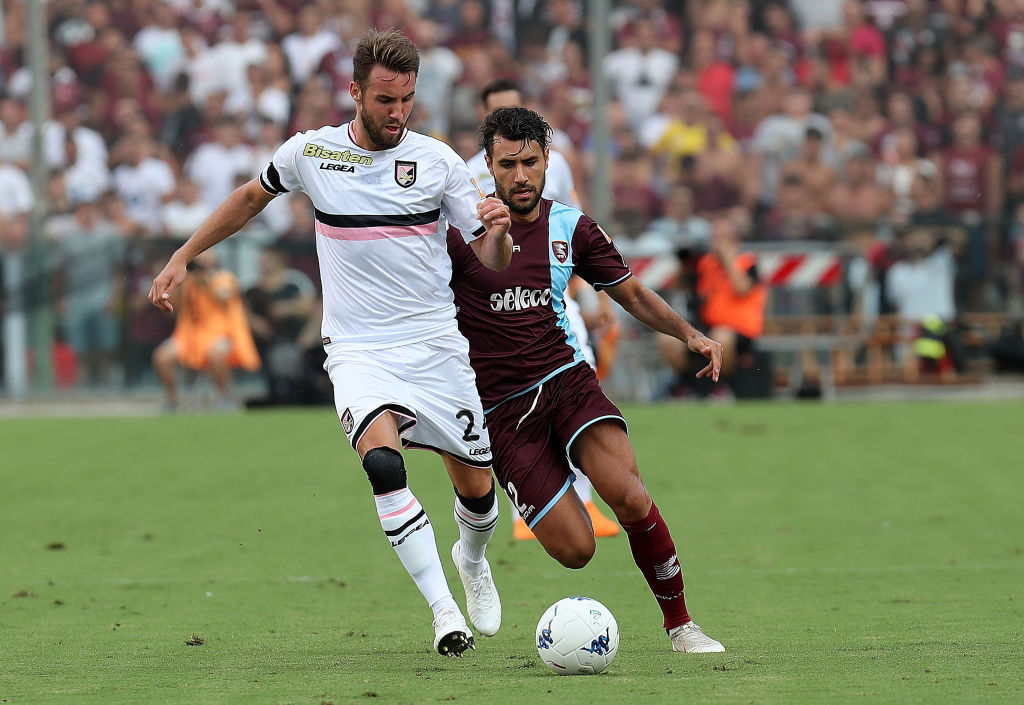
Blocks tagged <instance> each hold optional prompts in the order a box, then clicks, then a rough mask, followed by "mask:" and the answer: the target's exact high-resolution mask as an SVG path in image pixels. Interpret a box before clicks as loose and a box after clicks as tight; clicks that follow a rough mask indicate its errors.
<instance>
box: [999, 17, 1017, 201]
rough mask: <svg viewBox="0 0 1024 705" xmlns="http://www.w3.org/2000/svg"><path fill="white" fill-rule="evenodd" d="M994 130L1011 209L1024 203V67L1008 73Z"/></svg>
mask: <svg viewBox="0 0 1024 705" xmlns="http://www.w3.org/2000/svg"><path fill="white" fill-rule="evenodd" d="M1022 39H1024V36H1022ZM995 131H996V138H997V144H998V145H999V148H1000V151H1001V152H1002V153H1003V155H1004V156H1005V157H1006V160H1007V170H1006V172H1007V196H1008V199H1009V201H1010V204H1009V205H1010V207H1011V208H1012V207H1013V206H1015V205H1016V204H1018V203H1022V202H1024V67H1021V68H1017V67H1015V68H1013V69H1011V70H1010V72H1009V73H1008V74H1007V82H1006V95H1005V96H1004V97H1003V100H1002V102H1001V103H1000V104H999V106H998V107H997V108H996V112H995Z"/></svg>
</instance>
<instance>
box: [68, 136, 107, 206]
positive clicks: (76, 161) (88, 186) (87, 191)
mask: <svg viewBox="0 0 1024 705" xmlns="http://www.w3.org/2000/svg"><path fill="white" fill-rule="evenodd" d="M78 145H79V141H78V140H75V139H74V138H73V137H71V136H70V135H69V136H68V137H67V140H66V142H65V144H64V150H65V152H64V153H65V154H66V155H67V156H66V157H65V161H66V162H67V163H68V165H69V166H68V167H67V168H66V169H65V170H64V172H63V177H64V188H65V193H64V195H65V196H66V198H67V200H68V201H69V202H70V203H72V204H76V203H81V202H82V201H98V200H99V198H100V196H102V195H103V194H104V193H105V192H106V191H107V189H109V188H110V169H109V168H108V167H107V162H106V160H105V159H104V160H102V161H100V160H97V159H88V158H84V157H82V156H81V151H80V149H79V146H78ZM104 149H105V148H104Z"/></svg>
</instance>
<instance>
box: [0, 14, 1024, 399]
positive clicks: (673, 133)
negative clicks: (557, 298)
mask: <svg viewBox="0 0 1024 705" xmlns="http://www.w3.org/2000/svg"><path fill="white" fill-rule="evenodd" d="M45 8H46V12H47V14H48V25H47V26H48V29H49V39H50V44H49V76H50V80H51V101H52V118H51V119H50V120H49V121H48V122H47V124H46V126H45V128H44V134H43V143H44V151H45V154H44V158H45V162H46V167H47V170H48V174H49V176H48V189H47V195H48V199H49V208H50V212H51V215H50V217H49V218H48V221H47V224H46V227H45V232H44V237H45V238H46V240H47V248H46V251H47V256H48V258H49V266H50V267H51V269H52V273H53V276H52V278H53V285H52V289H53V296H54V298H55V300H56V302H57V306H56V311H57V312H58V329H57V330H58V339H59V341H60V342H61V344H63V345H66V347H67V352H68V354H69V356H72V357H73V358H74V359H75V360H76V361H77V362H75V363H74V366H75V369H74V370H72V369H69V370H66V371H65V372H66V376H67V378H68V379H70V380H71V383H74V382H75V381H77V382H79V383H84V382H101V383H102V382H108V381H109V380H110V375H111V374H123V375H126V377H127V379H128V380H129V381H132V380H135V379H141V378H144V377H145V375H146V374H147V370H148V369H149V365H148V361H149V360H150V358H151V356H152V354H153V351H154V350H156V349H157V346H158V345H159V344H160V343H161V341H162V340H164V339H165V338H167V337H168V336H169V335H170V334H171V325H172V322H171V321H169V320H167V319H166V318H164V317H162V316H161V314H159V313H158V312H156V311H155V310H153V309H151V307H149V306H147V305H146V302H145V293H146V291H147V290H148V287H149V282H150V280H151V275H152V270H153V267H154V266H155V265H156V264H157V263H159V262H161V261H163V259H165V257H166V255H167V254H168V252H169V251H170V250H172V249H173V248H174V247H175V246H176V244H177V243H179V242H181V241H182V240H183V239H185V238H187V237H188V236H189V235H190V234H191V233H192V231H193V230H194V228H195V227H196V226H197V225H198V223H200V222H201V221H202V220H203V218H205V217H206V216H207V215H208V214H209V213H210V212H211V210H212V209H213V208H214V207H215V206H216V205H217V204H218V203H219V202H220V201H221V200H223V199H224V198H225V197H226V196H227V195H228V194H229V193H230V191H231V190H232V189H233V188H234V187H235V186H236V185H238V184H239V183H241V182H244V181H247V180H249V179H251V178H252V177H253V176H254V175H256V174H257V173H258V172H259V170H260V169H261V168H262V167H263V165H264V164H265V163H266V162H267V161H268V160H269V159H270V156H271V154H272V153H273V151H274V149H275V148H276V147H277V146H278V145H279V144H280V143H281V142H282V141H283V140H284V139H286V138H287V137H288V136H290V135H291V134H293V133H294V132H297V131H300V130H306V129H310V128H315V127H319V126H322V125H325V124H338V123H341V122H343V121H345V120H348V119H350V118H351V117H352V115H353V112H354V107H353V104H352V101H351V99H350V97H349V95H348V85H349V81H350V79H351V53H352V50H353V49H354V46H355V43H356V42H357V41H358V39H359V37H360V36H361V35H362V34H363V32H364V31H365V30H366V29H367V28H368V27H371V26H372V27H379V28H383V27H398V28H400V29H402V30H403V31H405V32H406V33H407V34H408V35H409V36H410V37H411V38H412V39H413V40H414V41H415V42H416V43H417V44H418V46H419V47H420V49H421V52H422V64H421V68H420V74H419V80H418V85H417V97H416V108H415V110H414V112H413V116H412V119H411V125H410V126H411V127H412V128H413V129H416V130H419V131H422V132H426V133H429V134H432V135H434V136H437V137H439V138H441V139H444V140H446V141H448V142H449V143H450V144H451V145H452V146H453V147H454V148H455V149H456V151H458V152H459V153H460V154H461V155H462V156H463V157H464V158H469V157H470V156H471V155H472V154H474V153H475V152H476V151H477V149H478V147H477V137H476V128H477V126H478V124H479V121H480V119H481V118H482V114H481V108H480V105H479V93H480V89H481V88H482V87H483V86H484V85H485V84H486V83H488V82H490V81H492V80H494V79H496V78H508V79H511V80H514V81H516V82H517V83H518V84H519V85H520V86H521V87H522V90H523V94H524V97H525V98H526V101H527V104H528V106H529V107H532V108H534V109H536V110H538V111H539V112H541V113H542V114H543V115H544V116H545V117H546V118H547V120H548V121H549V122H550V123H551V125H552V127H553V128H554V129H555V137H554V146H555V148H557V149H558V150H559V151H561V152H562V153H563V154H564V155H565V157H566V158H567V160H568V162H569V164H570V166H571V167H572V170H573V173H574V175H575V178H576V182H577V192H578V193H579V196H580V199H581V201H582V203H583V206H584V209H586V208H587V207H588V205H589V204H588V202H587V200H588V199H587V185H588V182H589V179H588V176H589V174H590V170H591V168H592V165H593V162H594V155H595V151H596V150H599V149H600V150H608V152H609V153H610V154H611V157H612V161H611V170H610V171H611V174H610V176H611V181H612V190H613V195H614V199H613V201H614V206H613V209H612V214H611V220H610V222H608V223H605V228H606V230H608V231H609V232H610V233H612V234H613V236H614V237H615V239H616V243H617V244H618V245H619V246H620V248H621V249H622V250H623V252H624V253H626V254H627V255H628V256H631V257H640V256H650V255H654V256H664V255H673V254H675V253H677V252H679V251H681V250H692V249H697V250H705V251H707V250H708V249H710V247H711V243H710V239H711V232H712V230H713V228H712V225H713V224H714V222H715V221H716V220H719V219H722V218H727V219H728V220H729V221H730V226H731V227H732V228H734V229H735V230H736V232H738V233H739V234H740V236H741V237H742V238H743V239H744V240H746V241H750V240H754V241H756V240H765V241H799V240H826V241H834V242H840V243H843V244H844V245H848V246H851V247H854V248H856V249H857V250H858V251H859V252H861V253H863V256H864V257H865V259H866V261H868V262H869V263H870V265H871V267H872V268H873V271H874V276H875V277H876V278H877V280H878V281H879V282H882V286H881V287H880V293H879V295H878V297H879V299H878V301H877V302H876V308H877V309H878V310H880V311H883V312H884V311H887V310H888V311H893V312H897V313H905V314H906V315H908V316H909V315H915V316H916V315H918V312H917V311H911V310H910V308H908V307H909V306H911V303H908V302H911V301H916V302H918V303H919V301H920V298H921V292H920V291H919V289H920V288H921V286H922V282H923V287H924V291H925V293H924V297H925V298H926V299H927V298H928V297H932V296H945V293H944V292H945V291H946V289H948V292H949V295H948V301H946V300H943V301H941V302H940V303H937V304H928V305H926V306H925V308H928V309H935V308H936V307H941V308H942V310H929V311H928V313H933V314H937V315H939V316H940V317H941V318H943V319H951V318H953V317H954V316H955V315H956V313H958V312H962V311H965V310H971V311H985V310H989V311H993V310H995V311H998V310H1005V309H1006V307H1008V306H1018V307H1019V305H1020V294H1021V288H1022V280H1024V0H846V1H843V0H788V1H784V0H688V1H687V0H681V1H679V2H673V1H671V0H619V1H617V2H613V3H612V13H611V30H612V37H613V44H612V47H613V51H612V52H611V53H610V54H609V55H608V56H607V57H606V58H605V59H604V74H605V76H606V77H607V80H608V82H609V86H610V94H611V102H610V104H609V105H608V109H607V118H608V121H609V123H610V128H611V133H610V134H611V137H610V141H609V142H608V143H606V144H596V143H595V140H594V138H593V131H592V124H591V123H592V117H593V110H592V98H593V87H594V86H593V80H592V76H591V72H590V62H589V57H588V50H589V47H588V32H589V31H590V29H591V27H590V23H591V22H592V17H591V15H590V13H589V12H588V4H587V3H586V2H585V0H490V1H489V2H485V1H484V0H301V1H300V0H50V1H49V2H47V3H46V4H45ZM27 26H28V22H27V20H26V6H25V3H24V2H23V1H22V0H2V15H0V194H2V196H0V253H12V252H17V251H20V250H23V249H24V247H25V243H26V240H27V233H28V225H27V224H28V214H29V212H30V210H31V208H32V201H33V198H32V190H31V188H30V185H29V178H28V170H29V168H30V164H29V162H30V159H31V150H30V146H31V139H30V138H31V133H32V127H31V123H30V121H29V111H28V101H29V92H30V88H31V75H30V70H29V68H28V46H27V42H28V37H27V33H26V32H27ZM250 232H251V234H252V237H251V238H249V240H248V242H250V243H255V245H251V246H249V245H245V246H242V245H239V246H237V247H236V248H235V249H234V250H230V251H226V252H228V256H224V255H222V260H223V263H224V264H225V265H226V266H227V267H228V268H230V269H232V270H234V272H235V274H236V275H237V277H238V280H239V282H240V287H241V289H242V290H243V291H246V290H249V289H251V288H254V287H258V286H259V285H260V281H261V280H262V279H264V278H266V276H268V275H267V274H266V272H264V274H262V275H261V274H260V265H259V258H260V254H259V252H258V250H259V249H260V248H264V247H268V248H271V251H270V253H269V254H267V255H265V259H271V260H273V262H271V263H270V264H267V263H266V262H264V264H263V267H264V268H267V267H270V268H273V267H275V266H276V267H277V268H278V269H282V268H283V269H284V270H287V272H286V276H285V275H281V276H284V277H285V279H287V280H288V281H291V282H293V284H294V282H299V283H298V284H294V286H295V288H296V289H297V290H300V291H301V292H302V294H303V296H308V297H312V298H314V299H315V297H316V296H317V292H316V288H317V286H318V282H317V278H318V277H317V270H316V263H315V253H314V251H313V241H312V227H311V214H310V207H309V204H308V201H307V200H306V199H305V197H304V196H301V195H296V196H288V197H283V198H279V199H277V200H276V201H275V202H273V203H272V204H271V206H270V207H268V208H267V209H266V211H264V213H263V214H261V215H260V216H259V218H258V219H257V221H256V222H254V223H253V224H252V225H251V226H250ZM936 257H938V259H936ZM900 266H902V267H903V269H902V270H901V269H899V267H900ZM908 268H909V269H908ZM893 271H895V272H896V275H895V276H890V274H891V273H892V272H893ZM908 271H909V272H910V274H909V275H908V274H907V272H908ZM915 273H916V274H917V275H918V276H917V279H915V278H914V276H913V275H915ZM937 280H939V281H941V284H942V287H944V288H942V291H940V292H938V293H935V292H934V291H933V288H934V287H933V285H934V284H935V282H936V281H937ZM282 281H283V280H282ZM887 281H888V282H889V283H890V284H891V285H890V286H886V285H885V283H886V282H887ZM908 281H909V282H910V283H909V284H908V283H907V282H908ZM914 286H918V289H913V287H914ZM907 287H910V288H911V291H910V293H909V294H906V293H905V292H906V290H907ZM915 296H916V298H915ZM264 299H265V297H264ZM264 299H260V297H259V295H255V299H252V297H250V304H253V305H258V303H259V301H263V303H264V304H265V303H266V302H265V300H264ZM250 308H251V307H250ZM264 308H265V307H264ZM295 310H298V311H306V312H308V311H313V310H315V306H309V305H308V304H303V305H301V306H298V307H297V308H296V309H295ZM305 315H313V314H312V313H307V314H305ZM253 316H254V318H253V321H254V329H255V330H257V331H259V330H263V331H264V332H265V330H266V329H265V323H266V318H265V317H263V318H261V317H260V315H259V314H258V313H257V314H253ZM307 322H308V321H307ZM287 328H288V330H289V331H290V333H289V335H290V336H291V338H292V340H291V341H288V342H290V343H294V344H300V341H299V337H300V335H302V334H303V333H302V332H303V331H307V333H308V329H309V326H307V325H306V324H305V323H304V322H303V321H293V322H292V324H291V325H289V326H287ZM258 337H259V336H257V338H258ZM306 338H308V339H312V340H315V335H312V336H309V335H308V334H307V335H306ZM306 342H308V341H304V342H302V343H301V345H305V344H306ZM300 347H301V346H300ZM300 357H301V355H300ZM118 361H119V362H118ZM296 364H298V363H296ZM149 374H151V373H149Z"/></svg>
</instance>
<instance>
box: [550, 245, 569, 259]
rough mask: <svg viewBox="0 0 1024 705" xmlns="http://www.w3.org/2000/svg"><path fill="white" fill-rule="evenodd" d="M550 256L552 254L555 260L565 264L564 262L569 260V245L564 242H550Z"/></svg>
mask: <svg viewBox="0 0 1024 705" xmlns="http://www.w3.org/2000/svg"><path fill="white" fill-rule="evenodd" d="M551 254H553V255H554V256H555V259H557V260H558V261H559V262H560V263H561V264H565V260H567V259H569V243H568V242H566V241H565V240H552V241H551Z"/></svg>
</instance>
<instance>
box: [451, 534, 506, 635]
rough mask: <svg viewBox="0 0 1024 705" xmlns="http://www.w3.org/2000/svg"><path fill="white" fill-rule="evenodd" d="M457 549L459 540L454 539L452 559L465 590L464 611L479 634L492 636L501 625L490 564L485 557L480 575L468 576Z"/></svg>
mask: <svg viewBox="0 0 1024 705" xmlns="http://www.w3.org/2000/svg"><path fill="white" fill-rule="evenodd" d="M459 549H460V542H459V541H456V542H455V545H454V546H452V561H453V562H454V563H455V567H456V568H458V569H459V577H460V578H462V587H463V588H465V590H466V612H468V613H469V621H470V622H472V623H473V626H474V627H476V630H477V631H478V632H480V635H481V636H494V635H495V634H497V633H498V627H500V626H501V599H500V598H499V597H498V588H496V587H495V586H494V578H492V577H491V566H490V565H489V564H488V563H487V559H486V558H485V559H484V562H483V564H484V565H483V569H482V570H481V571H480V575H478V576H477V577H475V578H472V577H470V576H469V574H468V573H467V572H466V571H464V570H463V569H462V561H461V560H460V559H461V554H460V551H459Z"/></svg>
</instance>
